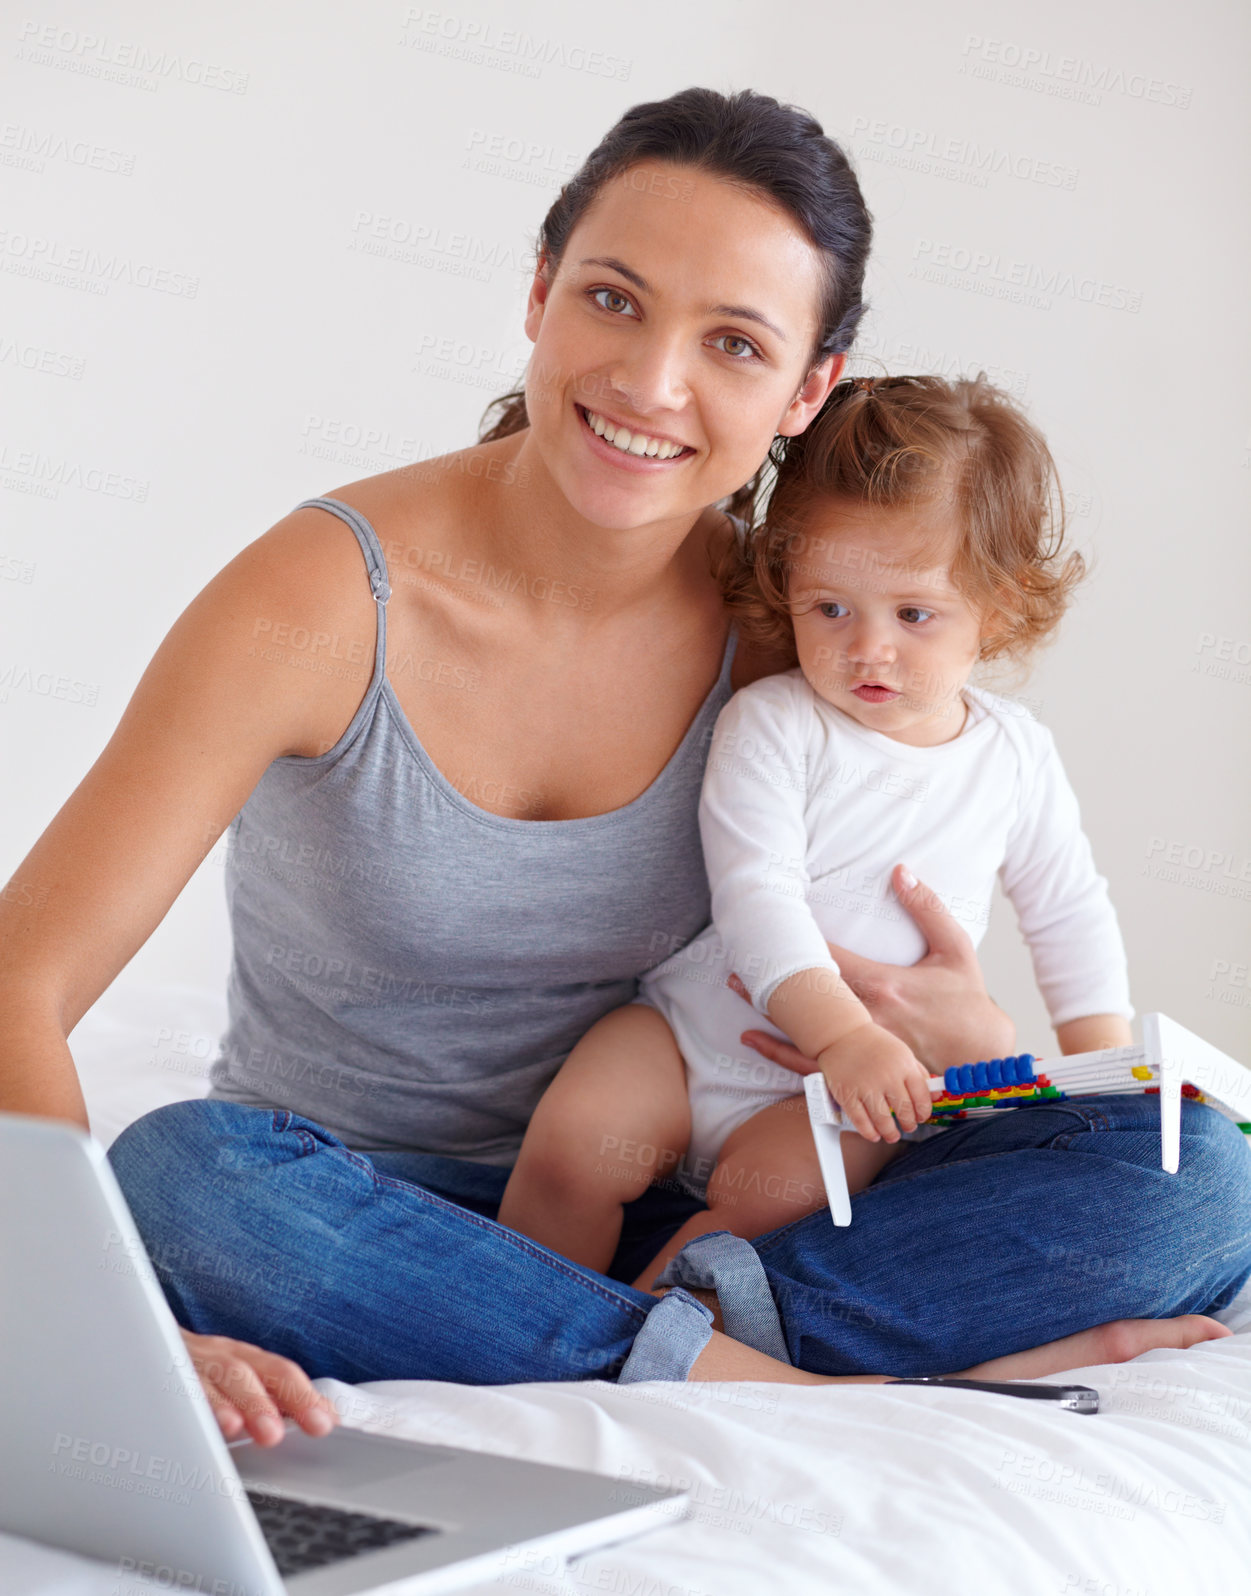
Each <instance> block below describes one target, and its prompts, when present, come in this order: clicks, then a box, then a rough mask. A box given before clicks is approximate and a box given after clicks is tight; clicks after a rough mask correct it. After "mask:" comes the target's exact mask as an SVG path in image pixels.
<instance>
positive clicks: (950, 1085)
mask: <svg viewBox="0 0 1251 1596" xmlns="http://www.w3.org/2000/svg"><path fill="white" fill-rule="evenodd" d="M943 1085H944V1086H945V1087H946V1088H947V1090H948V1091H949V1092H950V1093H951V1094H952V1096H953V1097H954V1096H955V1095H956V1094H957V1093H958V1092H959V1090H960V1071H959V1070H958V1069H957V1068H956V1066H955V1065H954V1064H949V1065H948V1066H947V1068H946V1069H945V1070H944V1071H943Z"/></svg>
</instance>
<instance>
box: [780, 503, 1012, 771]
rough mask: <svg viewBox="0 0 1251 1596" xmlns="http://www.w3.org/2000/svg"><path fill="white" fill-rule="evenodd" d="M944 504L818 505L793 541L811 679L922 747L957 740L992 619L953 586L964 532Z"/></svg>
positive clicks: (792, 584) (802, 646) (798, 623)
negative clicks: (984, 621)
mask: <svg viewBox="0 0 1251 1596" xmlns="http://www.w3.org/2000/svg"><path fill="white" fill-rule="evenodd" d="M950 516H951V511H950V507H949V506H947V505H945V504H943V503H941V502H938V503H935V504H932V505H920V506H916V507H908V508H906V509H876V508H874V507H872V506H866V505H862V504H849V503H845V502H843V501H841V500H838V501H826V502H824V503H822V504H821V505H820V506H819V507H817V508H816V509H815V510H814V512H813V514H812V516H811V517H810V519H809V522H808V529H807V531H806V533H805V534H804V535H803V536H802V537H795V538H793V539H792V540H791V543H790V550H791V554H792V557H791V562H790V568H789V569H790V574H789V580H788V593H789V597H790V601H791V608H792V612H793V618H794V626H795V643H796V647H797V650H798V653H799V665H800V669H801V670H802V671H803V673H804V676H805V677H806V678H807V680H808V682H809V683H810V685H811V686H812V688H813V690H814V692H816V693H817V694H818V695H819V696H820V697H821V698H823V699H825V700H826V702H827V703H830V704H833V705H834V706H835V707H836V708H837V709H841V710H843V711H844V712H845V713H846V714H848V715H850V716H851V717H852V719H853V720H856V721H859V722H860V724H861V725H862V726H867V727H868V728H869V729H870V730H872V731H876V732H881V733H883V735H885V736H887V737H893V738H895V740H896V741H897V742H901V743H910V744H912V745H913V746H914V747H930V746H932V745H933V744H935V743H945V742H949V741H950V740H951V738H953V737H957V736H958V735H959V733H960V728H961V727H962V725H963V724H964V716H965V708H964V703H963V701H962V699H961V697H960V690H961V688H962V687H963V686H964V684H965V682H966V681H967V680H968V677H969V672H970V671H971V670H972V668H973V665H974V663H975V662H976V660H977V656H978V649H979V645H980V642H981V617H980V615H979V614H978V612H977V611H976V610H975V609H974V608H973V607H972V606H971V605H970V604H969V603H968V602H967V601H966V600H965V599H964V598H962V597H961V595H960V594H959V593H958V592H957V590H956V589H955V588H954V587H953V586H952V582H951V575H950V558H951V552H952V551H953V550H954V548H955V540H956V537H957V536H958V531H957V528H956V526H955V525H954V524H953V522H952V520H951V519H950Z"/></svg>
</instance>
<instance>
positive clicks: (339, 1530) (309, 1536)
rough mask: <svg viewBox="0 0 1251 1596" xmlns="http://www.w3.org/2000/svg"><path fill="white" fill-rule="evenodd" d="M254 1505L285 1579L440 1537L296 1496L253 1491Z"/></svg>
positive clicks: (392, 1520)
mask: <svg viewBox="0 0 1251 1596" xmlns="http://www.w3.org/2000/svg"><path fill="white" fill-rule="evenodd" d="M248 1501H249V1502H251V1504H252V1511H253V1512H254V1513H255V1514H256V1517H257V1521H258V1522H259V1524H260V1526H261V1533H262V1534H263V1535H264V1537H265V1540H266V1541H267V1543H268V1545H269V1550H270V1553H271V1554H272V1556H273V1559H274V1562H275V1563H276V1564H277V1565H278V1572H279V1573H280V1574H282V1575H283V1576H284V1577H285V1576H286V1575H287V1574H300V1573H303V1572H304V1570H305V1569H308V1568H324V1567H325V1566H326V1565H327V1564H328V1563H341V1562H342V1561H343V1560H344V1559H345V1558H348V1557H359V1556H360V1555H361V1553H362V1552H374V1551H377V1550H378V1548H379V1547H381V1546H394V1545H396V1543H397V1542H399V1541H412V1540H416V1539H417V1537H418V1536H419V1535H433V1534H434V1533H435V1531H434V1530H432V1529H429V1528H426V1527H425V1526H423V1525H421V1524H402V1523H401V1522H400V1520H399V1519H395V1518H376V1517H375V1516H374V1515H373V1514H372V1513H349V1512H345V1511H344V1509H343V1508H340V1507H326V1506H325V1505H324V1504H322V1503H321V1502H301V1501H299V1500H297V1499H296V1498H295V1497H293V1496H269V1495H266V1494H265V1493H264V1492H263V1491H249V1492H248Z"/></svg>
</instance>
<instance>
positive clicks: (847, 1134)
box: [841, 1131, 911, 1197]
mask: <svg viewBox="0 0 1251 1596" xmlns="http://www.w3.org/2000/svg"><path fill="white" fill-rule="evenodd" d="M910 1145H911V1143H909V1142H905V1141H898V1142H867V1141H865V1139H864V1137H863V1136H860V1135H858V1134H857V1133H856V1132H855V1131H844V1132H843V1135H842V1142H841V1146H842V1153H843V1168H844V1170H845V1171H846V1173H847V1190H848V1191H849V1192H850V1193H851V1195H852V1196H853V1197H854V1196H855V1195H856V1193H857V1192H858V1191H863V1190H864V1188H865V1187H866V1186H871V1185H872V1184H873V1182H874V1180H875V1179H876V1178H877V1176H878V1175H879V1174H880V1173H881V1171H882V1170H883V1169H885V1168H886V1166H887V1164H889V1163H890V1161H891V1159H892V1158H898V1157H899V1155H900V1153H902V1152H904V1151H905V1150H906V1149H907V1148H908V1147H909V1146H910Z"/></svg>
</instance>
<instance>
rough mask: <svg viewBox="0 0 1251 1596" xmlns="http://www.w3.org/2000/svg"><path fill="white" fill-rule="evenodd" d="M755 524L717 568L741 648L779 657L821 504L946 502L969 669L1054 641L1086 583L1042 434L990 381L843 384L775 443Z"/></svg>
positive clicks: (789, 649)
mask: <svg viewBox="0 0 1251 1596" xmlns="http://www.w3.org/2000/svg"><path fill="white" fill-rule="evenodd" d="M770 460H771V461H772V464H773V467H774V470H775V472H776V480H775V482H774V485H773V491H772V495H771V497H770V500H769V504H768V509H767V510H766V512H765V516H764V519H763V521H762V522H760V523H759V524H757V525H756V526H754V527H752V528H750V529H749V531H748V533H747V536H746V539H745V540H744V541H743V542H742V543H740V542H739V541H738V540H737V539H736V540H733V541H732V542H731V544H730V545H729V547H728V548H727V549H726V550H725V552H724V554H723V555H722V557H721V558H720V560H719V561H718V562H717V565H716V576H717V579H718V581H719V583H720V585H721V589H722V592H723V594H724V595H725V600H726V603H727V604H728V605H729V607H730V609H731V611H732V612H733V613H734V615H735V618H736V619H737V621H738V624H739V629H740V631H741V632H742V633H743V635H744V636H745V637H747V638H748V639H750V640H752V641H755V642H758V643H760V644H762V645H764V646H765V647H766V648H770V649H773V650H777V651H778V652H780V653H782V654H786V655H789V657H790V659H791V663H792V664H794V663H795V639H794V631H793V628H792V625H791V615H792V608H791V606H790V603H789V601H788V587H789V582H790V577H791V574H792V572H793V570H795V569H797V568H798V565H799V562H800V556H801V554H802V550H803V549H804V547H805V546H806V544H807V542H808V540H809V538H810V535H811V531H812V527H813V517H814V513H817V512H819V507H820V505H821V503H822V502H823V501H827V500H836V501H837V500H842V501H844V502H847V503H853V504H861V505H871V506H875V507H880V508H884V509H895V508H905V507H908V506H911V505H921V504H925V503H928V502H932V501H934V500H937V499H943V498H949V501H950V502H951V503H952V505H953V506H954V509H955V514H956V521H957V524H958V525H959V527H960V529H961V532H962V534H963V535H962V537H961V538H960V541H959V543H958V546H957V549H956V552H955V555H954V559H953V561H952V566H951V580H952V582H953V583H954V585H955V586H956V587H957V588H958V589H959V591H960V592H961V594H962V595H963V596H964V598H965V599H966V601H968V602H969V603H971V604H972V605H973V606H974V607H975V608H976V609H978V610H979V611H980V612H981V614H982V616H983V627H982V646H981V653H980V656H979V657H980V659H982V660H984V661H986V660H992V659H999V658H1001V657H1003V658H1011V659H1014V660H1018V661H1019V660H1022V659H1023V658H1024V657H1025V656H1026V655H1027V654H1029V653H1030V652H1031V651H1032V650H1033V649H1035V648H1037V647H1038V646H1039V645H1040V644H1042V643H1043V642H1045V641H1046V640H1047V639H1048V638H1049V637H1051V635H1052V634H1053V633H1054V631H1055V628H1056V627H1057V625H1058V624H1059V621H1060V617H1061V616H1062V615H1063V613H1064V610H1065V607H1066V605H1067V603H1068V600H1069V596H1070V594H1071V593H1072V590H1073V588H1074V587H1075V586H1076V585H1077V583H1079V582H1080V581H1081V580H1082V578H1083V576H1084V575H1085V574H1086V562H1085V561H1084V560H1083V558H1082V556H1081V555H1080V554H1079V553H1078V552H1077V551H1076V550H1075V549H1070V550H1068V551H1067V552H1065V551H1064V549H1063V544H1064V535H1065V516H1064V500H1063V497H1062V494H1061V491H1060V484H1059V478H1058V475H1057V472H1056V466H1055V461H1054V460H1053V459H1052V457H1051V451H1050V450H1049V449H1048V447H1047V445H1046V442H1045V441H1044V439H1043V437H1042V434H1041V433H1040V432H1039V431H1038V429H1037V428H1036V427H1034V426H1033V425H1032V424H1031V423H1030V422H1029V421H1028V420H1027V419H1026V418H1025V416H1024V415H1023V414H1022V412H1021V411H1020V410H1019V409H1018V408H1017V407H1016V405H1015V404H1013V402H1012V400H1011V399H1010V398H1009V397H1008V396H1007V395H1006V394H1005V393H1003V392H1002V390H1000V389H998V388H995V387H993V386H992V385H991V383H990V382H989V381H988V380H987V378H986V375H985V373H984V372H979V373H978V375H977V376H976V377H975V378H971V379H961V380H959V381H953V382H948V381H947V380H945V379H944V378H942V377H929V376H921V377H876V378H874V377H853V378H848V379H845V380H844V381H842V382H839V383H837V384H836V385H835V387H834V388H833V390H832V391H831V393H830V396H829V398H828V399H827V400H826V402H825V404H824V405H823V406H822V407H821V410H820V412H819V413H818V415H817V416H816V418H815V420H814V421H813V422H812V424H811V425H810V426H809V427H808V429H807V431H805V432H801V433H799V434H798V436H796V437H793V438H778V439H776V440H775V442H774V446H773V449H772V450H771V451H770Z"/></svg>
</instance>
